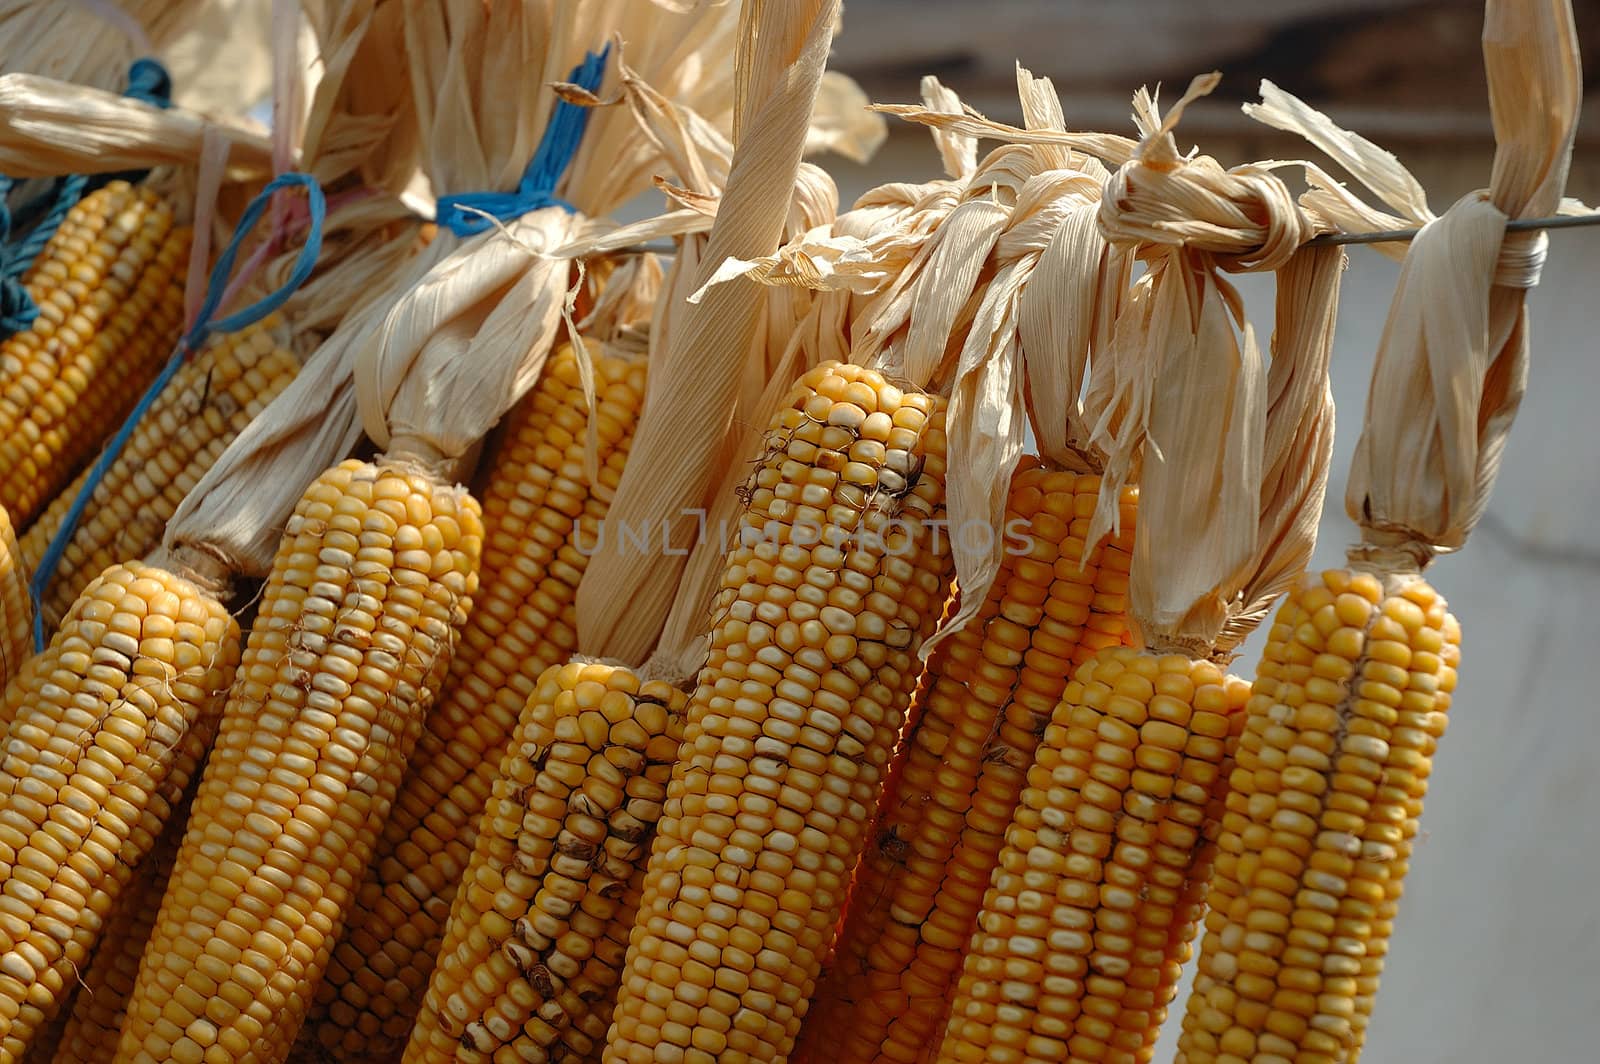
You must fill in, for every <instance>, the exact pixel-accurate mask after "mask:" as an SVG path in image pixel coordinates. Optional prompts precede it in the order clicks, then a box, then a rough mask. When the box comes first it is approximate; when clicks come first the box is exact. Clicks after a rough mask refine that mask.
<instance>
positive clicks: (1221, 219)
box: [1090, 77, 1342, 657]
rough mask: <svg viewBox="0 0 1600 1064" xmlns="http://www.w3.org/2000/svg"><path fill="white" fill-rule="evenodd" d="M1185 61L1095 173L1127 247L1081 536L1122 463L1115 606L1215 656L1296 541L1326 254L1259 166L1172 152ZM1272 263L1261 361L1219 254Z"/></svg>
mask: <svg viewBox="0 0 1600 1064" xmlns="http://www.w3.org/2000/svg"><path fill="white" fill-rule="evenodd" d="M1214 84H1215V79H1214V77H1208V78H1199V79H1196V80H1195V82H1194V83H1193V84H1192V85H1191V86H1190V89H1189V91H1188V93H1186V94H1185V95H1184V97H1183V98H1182V99H1180V100H1179V101H1178V104H1177V105H1176V106H1174V107H1173V108H1172V110H1170V111H1169V112H1168V113H1167V114H1166V115H1165V116H1164V117H1163V116H1162V115H1160V114H1159V113H1158V112H1157V110H1156V107H1155V101H1154V99H1153V98H1151V97H1150V96H1149V95H1148V94H1145V93H1143V92H1141V93H1140V95H1139V96H1138V97H1136V98H1135V119H1136V121H1137V122H1138V124H1139V127H1140V130H1141V132H1142V134H1143V137H1142V139H1141V141H1140V143H1139V145H1138V147H1137V148H1136V150H1135V151H1134V153H1133V155H1132V157H1131V158H1130V159H1129V160H1128V162H1127V163H1126V164H1124V165H1122V166H1121V167H1120V168H1119V170H1118V172H1117V174H1116V175H1115V177H1114V178H1113V180H1112V181H1111V182H1110V184H1109V185H1108V191H1107V194H1106V198H1105V200H1104V202H1103V204H1102V208H1101V224H1102V227H1103V229H1104V230H1105V232H1106V235H1107V237H1108V239H1110V240H1111V241H1112V242H1114V243H1124V244H1131V245H1133V246H1135V247H1137V248H1138V253H1139V255H1140V256H1141V257H1142V258H1144V259H1145V261H1146V263H1147V265H1148V272H1147V273H1146V274H1145V276H1144V277H1142V278H1140V280H1139V282H1138V283H1137V284H1136V285H1135V287H1134V291H1133V293H1132V295H1131V297H1130V299H1129V301H1128V303H1127V306H1126V307H1125V308H1124V310H1123V312H1122V314H1121V316H1120V317H1119V319H1118V321H1117V323H1116V332H1115V335H1114V337H1113V340H1112V343H1111V345H1110V349H1109V351H1108V353H1107V361H1108V362H1110V363H1112V364H1113V365H1114V367H1115V368H1114V369H1113V370H1112V372H1111V377H1112V378H1113V379H1114V380H1115V382H1116V383H1115V387H1114V388H1112V389H1111V393H1110V395H1109V396H1108V397H1106V399H1105V401H1104V402H1103V404H1102V411H1101V416H1100V421H1099V423H1098V424H1097V426H1096V436H1097V440H1098V441H1099V442H1100V443H1101V446H1102V447H1103V449H1104V450H1105V452H1106V470H1105V475H1104V480H1103V488H1102V492H1103V493H1102V496H1101V506H1100V510H1099V512H1098V513H1097V514H1096V518H1095V522H1094V526H1093V527H1092V528H1091V532H1090V537H1091V540H1094V539H1097V538H1098V535H1099V533H1100V532H1101V531H1103V530H1104V529H1106V528H1109V527H1110V525H1111V524H1112V522H1113V521H1114V520H1115V516H1116V512H1117V501H1118V499H1119V497H1120V494H1121V489H1122V487H1123V485H1124V484H1126V483H1128V482H1129V481H1130V480H1131V479H1133V478H1135V477H1137V480H1138V483H1139V491H1140V503H1139V510H1140V513H1139V526H1138V528H1137V529H1136V531H1135V537H1134V562H1133V576H1132V583H1131V586H1130V615H1131V617H1132V618H1133V620H1134V622H1135V625H1136V627H1137V630H1138V632H1139V634H1140V636H1141V638H1142V639H1143V641H1144V643H1145V645H1146V646H1148V647H1150V648H1152V649H1155V650H1160V651H1167V650H1179V651H1183V652H1186V653H1189V654H1191V655H1193V656H1197V657H1199V656H1205V655H1211V654H1214V653H1220V654H1222V655H1225V656H1226V655H1230V654H1231V651H1232V648H1233V647H1235V646H1236V645H1237V643H1238V642H1239V641H1240V640H1241V639H1242V638H1243V637H1244V635H1245V634H1247V633H1248V631H1249V630H1250V627H1251V626H1252V625H1253V624H1254V623H1255V622H1256V621H1257V620H1259V618H1260V617H1261V616H1262V615H1264V613H1265V612H1266V609H1267V608H1268V607H1269V606H1270V603H1271V600H1272V598H1273V597H1275V596H1276V594H1277V593H1278V592H1279V591H1280V590H1281V589H1282V588H1283V587H1284V586H1285V585H1286V583H1287V582H1288V581H1289V580H1291V579H1292V578H1293V577H1294V575H1296V574H1297V573H1298V571H1299V570H1300V568H1302V567H1303V566H1304V564H1305V561H1306V560H1307V559H1308V558H1309V556H1310V552H1311V549H1312V546H1313V544H1314V538H1315V534H1316V515H1317V514H1318V513H1319V512H1320V508H1321V504H1322V496H1323V490H1324V489H1325V486H1326V475H1327V473H1326V464H1327V458H1328V454H1329V447H1330V445H1331V417H1332V408H1331V400H1330V399H1329V393H1328V386H1327V359H1328V354H1329V352H1330V351H1331V346H1332V338H1333V321H1334V314H1335V310H1336V304H1337V282H1338V277H1339V269H1340V266H1341V264H1342V257H1341V256H1339V255H1327V254H1324V253H1323V252H1322V249H1305V250H1301V251H1297V250H1296V246H1297V244H1298V243H1300V242H1303V241H1304V240H1306V239H1309V237H1310V236H1312V235H1314V234H1315V233H1316V232H1317V231H1318V230H1319V228H1322V227H1323V224H1324V223H1322V222H1321V221H1320V220H1319V219H1317V218H1316V217H1315V216H1312V215H1309V214H1308V213H1307V212H1304V211H1302V210H1301V209H1300V208H1299V207H1298V206H1297V205H1296V204H1295V203H1294V200H1293V198H1292V197H1291V196H1290V194H1289V193H1288V191H1287V189H1285V188H1284V187H1283V186H1282V184H1281V182H1278V181H1277V179H1276V178H1274V177H1272V176H1271V174H1270V172H1269V171H1268V170H1266V169H1264V168H1261V167H1239V168H1235V169H1233V170H1224V169H1223V168H1222V167H1221V166H1220V165H1218V164H1217V163H1215V161H1213V160H1211V159H1209V158H1208V157H1205V156H1199V155H1193V156H1189V157H1184V156H1181V155H1180V154H1179V153H1178V150H1177V143H1176V141H1175V139H1174V138H1173V136H1172V129H1173V126H1174V125H1175V123H1176V122H1177V120H1178V118H1179V117H1180V115H1181V114H1182V110H1183V108H1184V106H1186V105H1187V104H1188V103H1189V102H1190V101H1192V100H1193V99H1195V98H1196V97H1197V96H1199V95H1201V94H1203V93H1205V92H1208V91H1210V89H1211V87H1212V86H1213V85H1214ZM1223 269H1243V270H1266V269H1271V270H1276V271H1279V278H1278V280H1279V303H1278V320H1277V329H1276V342H1275V345H1274V346H1275V351H1274V359H1273V367H1272V370H1271V371H1269V370H1268V369H1267V367H1266V366H1264V365H1263V363H1262V359H1261V356H1260V353H1259V352H1258V350H1257V347H1256V343H1255V340H1254V336H1253V332H1252V330H1251V328H1250V325H1249V323H1248V322H1247V321H1246V320H1245V318H1244V313H1243V306H1242V304H1241V302H1240V300H1239V298H1238V296H1237V294H1236V293H1235V292H1234V290H1233V289H1232V287H1231V286H1230V285H1228V283H1227V282H1226V281H1225V280H1223V278H1222V277H1221V275H1220V272H1219V271H1220V270H1223Z"/></svg>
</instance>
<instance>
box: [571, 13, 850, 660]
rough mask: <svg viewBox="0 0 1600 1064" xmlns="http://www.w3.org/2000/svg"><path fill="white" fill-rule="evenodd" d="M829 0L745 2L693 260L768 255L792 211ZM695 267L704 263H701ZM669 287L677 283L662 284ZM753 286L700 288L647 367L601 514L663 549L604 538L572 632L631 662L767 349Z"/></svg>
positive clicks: (831, 18)
mask: <svg viewBox="0 0 1600 1064" xmlns="http://www.w3.org/2000/svg"><path fill="white" fill-rule="evenodd" d="M838 7H839V5H838V0H803V2H799V3H793V4H787V5H780V4H776V3H768V2H760V0H757V2H752V3H748V4H745V5H743V7H742V10H741V13H740V16H739V24H738V35H739V36H738V41H739V46H738V52H737V54H736V57H735V62H734V84H735V93H734V109H733V136H732V138H731V139H732V143H733V145H734V152H733V156H732V161H731V165H730V167H729V172H728V178H727V181H726V183H725V185H724V188H723V192H722V195H721V198H720V202H719V203H718V206H717V214H716V220H715V222H714V223H713V225H712V228H711V231H710V235H709V237H708V239H707V243H706V246H705V248H704V250H703V251H702V252H701V253H700V256H699V257H700V261H701V262H702V263H703V264H705V265H709V264H712V263H717V262H721V261H722V260H723V259H724V258H726V257H729V256H732V257H735V258H754V257H757V256H760V255H767V254H770V253H771V252H772V251H773V250H774V249H775V248H776V247H777V246H778V242H779V240H780V238H781V236H782V233H783V228H784V225H785V222H786V221H787V220H788V218H789V215H790V209H789V208H790V203H789V198H788V197H787V196H774V195H773V194H772V190H773V189H775V188H777V189H790V188H793V187H794V186H795V184H796V179H797V175H798V173H799V171H800V166H801V155H802V153H803V150H804V148H805V144H806V139H807V130H808V129H809V127H810V122H811V114H812V110H813V105H814V103H815V100H816V96H817V91H818V86H819V83H820V81H821V77H822V71H823V66H824V64H825V62H826V60H827V54H828V47H829V45H830V43H831V42H832V39H833V29H834V24H835V20H836V17H837V13H838ZM703 268H704V266H703ZM669 290H675V289H669ZM765 303H766V300H765V297H764V294H763V293H762V292H761V291H760V290H759V289H755V288H751V287H749V286H736V285H725V286H720V287H718V288H715V289H712V290H711V291H710V292H709V293H707V294H706V296H705V298H703V299H702V300H701V301H700V302H698V303H696V304H693V305H691V306H688V307H679V308H678V312H677V314H676V315H675V316H673V317H672V318H671V320H670V323H669V324H668V327H667V328H666V329H665V330H664V332H665V336H664V337H663V338H662V339H663V340H664V341H665V343H666V346H665V347H664V348H661V349H660V350H661V362H660V363H658V364H659V365H660V366H661V367H662V372H660V373H654V374H652V376H653V377H655V378H656V379H655V380H654V381H653V382H652V386H651V390H650V394H649V398H648V402H647V404H646V407H645V411H644V415H643V417H642V418H641V419H640V423H639V427H638V429H637V432H636V434H635V437H634V445H633V449H632V458H631V460H630V461H629V463H628V465H627V467H626V468H625V470H624V472H623V475H622V480H621V482H620V484H619V485H618V489H617V494H616V497H615V499H614V500H613V501H612V504H611V508H610V510H609V513H608V520H610V521H612V522H614V523H616V524H617V525H618V527H623V526H624V524H625V525H626V527H645V525H646V523H647V522H648V524H649V527H658V523H659V527H662V528H663V530H664V540H665V543H664V544H663V545H664V546H670V548H671V549H672V551H673V552H674V553H672V554H667V555H666V556H662V557H656V556H645V555H644V553H643V552H638V551H628V550H626V549H623V548H622V547H621V545H620V543H619V541H620V540H621V539H622V537H619V536H610V537H606V540H605V542H604V543H602V544H601V545H600V547H599V549H598V550H597V551H596V553H595V556H594V557H593V558H591V561H590V565H589V567H588V570H587V571H586V573H585V575H584V580H583V582H582V584H580V585H579V589H578V597H577V619H578V643H579V646H580V648H582V649H583V651H584V652H585V653H588V654H593V655H596V656H600V657H609V658H618V659H621V660H624V661H630V662H636V663H642V662H643V661H644V660H645V658H646V657H647V656H648V655H649V653H650V651H651V649H652V648H653V647H654V646H655V645H656V643H657V641H658V638H659V636H660V633H661V628H662V624H663V623H664V622H665V620H666V617H667V615H668V613H669V612H670V611H671V608H672V605H673V602H674V600H675V599H676V598H677V597H678V584H679V580H680V578H681V576H682V573H683V562H682V561H681V560H680V556H677V555H676V553H675V552H677V551H686V550H687V549H688V548H689V547H690V546H692V545H693V543H694V539H695V536H696V534H697V531H698V524H699V520H698V514H699V512H700V511H701V508H702V507H704V505H705V502H706V499H707V498H708V496H709V493H710V492H711V490H712V489H713V487H714V486H715V485H716V484H717V483H718V481H719V480H720V478H721V473H722V472H723V471H722V470H721V469H719V468H718V466H719V463H720V461H721V460H722V459H723V458H724V457H725V455H726V447H727V439H728V431H729V427H730V425H731V423H732V420H731V419H732V418H733V416H734V413H735V409H736V405H737V403H738V400H739V396H740V394H741V391H742V390H743V389H744V387H745V385H746V382H747V381H748V379H749V378H748V377H747V375H746V372H745V366H746V360H747V359H750V358H755V357H759V358H763V359H764V358H765V345H760V346H758V345H757V343H756V340H757V336H758V327H759V324H760V317H761V313H762V310H763V308H764V306H765Z"/></svg>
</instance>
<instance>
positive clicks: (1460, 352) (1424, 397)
mask: <svg viewBox="0 0 1600 1064" xmlns="http://www.w3.org/2000/svg"><path fill="white" fill-rule="evenodd" d="M1483 56H1484V63H1485V65H1486V67H1487V70H1488V75H1489V104H1490V111H1491V112H1492V115H1493V118H1494V129H1495V141H1496V147H1495V158H1494V170H1493V173H1492V175H1491V177H1490V182H1489V188H1488V189H1487V190H1484V191H1479V192H1474V193H1471V194H1469V195H1467V196H1465V197H1463V198H1462V199H1460V200H1458V201H1457V202H1456V204H1455V205H1454V206H1452V207H1451V208H1450V209H1449V210H1448V211H1446V212H1445V213H1444V215H1443V216H1442V217H1441V218H1439V219H1438V220H1437V221H1434V222H1431V223H1429V224H1428V225H1427V226H1426V227H1425V228H1424V229H1423V231H1422V233H1421V234H1419V235H1418V237H1417V238H1416V239H1415V240H1414V241H1413V242H1412V245H1411V250H1410V252H1409V253H1408V254H1407V255H1406V259H1405V263H1404V265H1403V266H1402V268H1401V272H1400V283H1399V286H1398V287H1397V288H1396V290H1395V295H1394V301H1393V303H1392V304H1391V306H1390V309H1389V317H1388V320H1387V321H1386V322H1385V325H1384V331H1383V338H1382V340H1381V341H1380V343H1379V346H1378V354H1377V359H1376V361H1375V363H1374V365H1373V370H1372V387H1371V391H1370V392H1369V394H1368V397H1367V410H1366V421H1365V424H1364V425H1363V426H1362V430H1361V437H1360V439H1359V441H1358V442H1357V444H1356V453H1355V456H1354V458H1353V459H1352V461H1351V468H1350V479H1349V482H1348V485H1347V487H1346V492H1345V509H1346V510H1347V511H1348V512H1349V514H1350V516H1351V518H1352V519H1353V520H1355V521H1356V522H1357V523H1358V524H1359V525H1360V526H1361V535H1362V547H1360V548H1358V549H1357V551H1356V552H1354V553H1355V555H1356V556H1357V557H1358V558H1360V559H1361V560H1363V561H1365V562H1367V563H1369V564H1373V565H1376V566H1379V567H1394V568H1401V569H1406V570H1412V571H1414V570H1415V569H1418V568H1421V567H1422V566H1424V565H1426V564H1427V562H1428V561H1429V560H1430V558H1431V557H1432V556H1433V554H1435V553H1438V552H1442V551H1453V550H1456V549H1459V548H1460V547H1461V545H1462V544H1463V543H1465V542H1466V539H1467V536H1468V535H1469V534H1470V533H1471V531H1472V529H1473V527H1474V526H1475V525H1476V524H1477V522H1478V519H1479V518H1480V517H1481V516H1482V515H1483V511H1484V507H1485V506H1486V505H1487V503H1488V499H1489V492H1490V489H1491V488H1492V487H1493V486H1494V479H1495V475H1496V474H1497V473H1498V471H1499V467H1500V458H1501V455H1502V454H1503V453H1504V448H1505V442H1506V437H1507V434H1508V433H1509V431H1510V429H1511V422H1512V419H1513V418H1514V417H1515V415H1516V411H1517V406H1518V404H1519V403H1520V402H1521V399H1522V393H1523V389H1524V387H1525V386H1526V382H1527V373H1528V317H1527V309H1526V306H1525V305H1524V301H1525V298H1526V294H1527V289H1528V288H1530V287H1532V286H1533V285H1534V284H1536V283H1537V282H1538V278H1539V269H1540V266H1541V265H1542V264H1543V261H1544V253H1545V240H1546V238H1545V235H1544V234H1543V233H1537V234H1535V233H1507V232H1506V231H1505V225H1506V223H1507V221H1509V220H1510V219H1513V218H1519V217H1538V216H1543V215H1548V214H1551V213H1553V212H1554V211H1555V210H1556V209H1557V207H1558V206H1559V205H1560V204H1561V198H1562V190H1563V188H1564V186H1565V184H1566V179H1567V170H1568V166H1569V164H1570V160H1571V153H1572V142H1573V136H1574V133H1575V130H1576V126H1577V117H1578V109H1579V104H1580V101H1581V98H1582V91H1583V77H1582V67H1581V64H1580V63H1579V57H1578V48H1577V38H1576V33H1575V30H1574V27H1573V22H1572V9H1571V5H1570V4H1569V3H1568V2H1567V0H1536V2H1531V3H1529V2H1513V0H1490V2H1489V5H1488V12H1487V17H1486V20H1485V23H1484V31H1483ZM1401 455H1403V456H1405V457H1404V460H1399V461H1397V460H1396V456H1401Z"/></svg>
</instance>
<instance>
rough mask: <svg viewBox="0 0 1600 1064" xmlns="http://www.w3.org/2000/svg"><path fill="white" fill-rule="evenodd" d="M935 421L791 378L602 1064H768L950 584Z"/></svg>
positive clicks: (689, 731)
mask: <svg viewBox="0 0 1600 1064" xmlns="http://www.w3.org/2000/svg"><path fill="white" fill-rule="evenodd" d="M943 424H944V406H943V403H942V402H941V401H940V400H938V399H935V398H933V397H931V396H927V395H922V394H918V393H903V392H901V391H900V390H899V389H898V388H894V387H892V386H891V385H889V384H887V383H886V382H885V381H884V380H883V378H882V377H881V376H879V375H878V374H877V373H875V372H872V371H870V370H865V369H862V368H861V367H858V366H842V365H839V364H837V363H826V364H824V365H822V366H820V367H818V368H817V369H815V370H813V371H811V372H810V373H808V374H807V375H806V376H805V377H804V378H802V380H801V382H800V384H799V385H798V386H797V388H796V389H795V392H794V393H793V398H792V400H791V403H790V404H789V405H788V408H787V409H784V410H783V411H782V412H781V413H780V414H779V415H778V417H777V418H776V419H775V421H774V423H773V426H772V429H771V430H770V433H769V437H768V449H767V452H766V454H765V456H764V457H763V459H762V461H761V463H760V465H759V467H758V469H757V470H756V473H755V475H754V478H753V481H752V483H751V485H750V488H749V502H748V505H747V507H746V511H745V513H744V514H743V515H742V517H741V521H740V528H741V537H743V536H744V535H746V534H748V535H750V536H751V537H753V538H754V539H755V540H756V541H755V542H753V543H751V542H741V543H740V544H739V545H737V546H735V547H734V549H732V550H731V551H730V553H729V555H728V560H727V568H726V570H725V573H724V576H723V581H722V589H721V591H720V593H719V595H718V598H717V600H716V621H715V624H714V625H713V628H712V642H711V650H710V655H709V657H708V659H707V662H706V665H705V667H704V668H703V669H702V670H701V671H700V675H699V677H698V685H697V687H696V690H695V693H694V696H693V698H692V699H691V701H690V703H689V712H688V725H687V728H686V732H685V741H684V751H683V756H682V757H681V758H680V759H679V762H678V764H677V766H676V767H675V768H674V771H673V777H672V785H671V788H670V790H669V792H668V802H667V808H666V811H665V813H664V814H663V816H662V820H661V824H660V826H659V832H658V835H657V837H656V842H655V845H654V847H653V849H652V851H651V855H650V864H649V870H648V872H647V874H646V877H645V883H644V896H643V900H642V902H641V907H640V912H639V918H638V921H637V923H636V924H635V926H634V929H633V933H632V937H631V938H630V940H629V949H628V958H627V962H626V968H625V971H624V976H623V982H622V986H621V988H620V992H619V995H618V999H617V1004H616V1009H615V1022H614V1023H613V1025H612V1029H611V1032H610V1034H609V1037H608V1042H607V1046H606V1049H605V1055H604V1060H605V1061H606V1062H607V1064H625V1062H626V1064H633V1062H640V1064H642V1062H646V1061H665V1060H676V1061H686V1062H711V1061H726V1062H729V1064H734V1062H744V1061H762V1062H774V1064H781V1062H782V1061H784V1060H786V1059H787V1057H788V1054H789V1051H790V1049H791V1047H792V1046H793V1045H794V1041H795V1037H796V1035H797V1034H798V1032H799V1027H800V1018H801V1017H802V1016H803V1015H804V1013H805V1010H806V1006H807V1002H808V1000H809V999H810V997H811V994H812V992H813V989H814V987H815V981H816V979H817V976H818V974H819V971H820V968H821V964H822V961H823V958H824V956H825V955H826V953H827V951H828V948H829V946H830V944H831V942H832V940H833V937H834V934H835V932H836V929H837V927H838V924H839V918H840V916H841V914H842V910H843V906H844V900H845V892H846V889H847V887H848V885H849V877H850V871H851V869H852V867H853V866H854V865H855V863H856V860H857V858H858V857H859V855H860V853H861V850H862V847H863V843H864V842H865V837H866V834H867V827H868V825H869V824H870V823H871V821H872V817H873V811H874V808H875V806H876V804H877V801H878V792H879V789H880V784H881V783H882V780H883V775H884V771H885V769H886V767H887V766H888V763H889V759H890V755H891V752H892V750H893V748H894V745H895V740H896V738H897V736H898V733H899V731H900V726H901V723H902V721H903V718H904V716H905V712H906V706H907V703H908V702H909V700H910V698H911V695H912V691H913V688H914V687H915V685H916V681H917V676H918V674H919V672H920V671H921V669H920V663H919V662H918V660H917V656H916V654H917V649H918V647H919V646H920V644H921V641H922V640H923V639H924V638H926V636H927V635H928V634H929V632H930V631H931V630H932V628H933V626H934V625H935V624H936V623H937V621H938V618H939V607H940V604H941V603H942V602H943V601H944V598H945V595H946V593H947V589H948V583H949V569H950V564H949V563H950V558H949V553H948V548H949V537H948V536H940V537H939V538H938V539H936V538H935V536H934V527H933V525H932V522H933V521H934V520H935V519H942V515H943V509H942V503H943V491H944V474H945V470H944V454H945V439H944V427H943Z"/></svg>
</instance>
